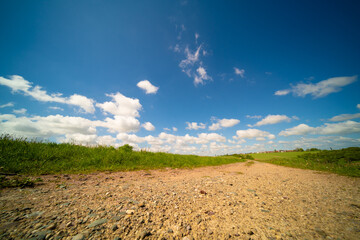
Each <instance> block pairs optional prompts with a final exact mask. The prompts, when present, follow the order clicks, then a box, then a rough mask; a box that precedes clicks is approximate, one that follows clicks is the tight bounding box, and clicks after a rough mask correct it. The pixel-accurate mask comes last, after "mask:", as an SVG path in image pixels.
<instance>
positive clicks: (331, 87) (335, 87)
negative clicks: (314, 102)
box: [275, 76, 357, 98]
mask: <svg viewBox="0 0 360 240" xmlns="http://www.w3.org/2000/svg"><path fill="white" fill-rule="evenodd" d="M355 81H357V76H352V77H334V78H329V79H327V80H323V81H320V82H318V83H315V84H313V83H308V84H305V83H298V84H297V85H295V86H292V87H291V89H285V90H279V91H276V92H275V95H279V96H281V95H287V94H289V93H290V92H292V93H293V94H294V95H295V96H299V97H305V96H306V95H308V94H310V95H312V96H313V97H314V98H320V97H325V96H327V95H329V94H330V93H335V92H339V91H341V90H342V87H345V86H347V85H349V84H351V83H353V82H355Z"/></svg>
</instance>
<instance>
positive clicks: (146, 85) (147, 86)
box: [136, 80, 159, 94]
mask: <svg viewBox="0 0 360 240" xmlns="http://www.w3.org/2000/svg"><path fill="white" fill-rule="evenodd" d="M136 86H138V87H139V88H141V89H143V90H145V93H146V94H155V93H157V91H158V90H159V87H155V86H154V85H152V84H151V83H150V82H149V81H148V80H143V81H140V82H138V84H137V85H136Z"/></svg>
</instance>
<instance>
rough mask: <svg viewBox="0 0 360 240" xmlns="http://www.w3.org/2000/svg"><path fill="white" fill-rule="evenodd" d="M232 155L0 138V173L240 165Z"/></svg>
mask: <svg viewBox="0 0 360 240" xmlns="http://www.w3.org/2000/svg"><path fill="white" fill-rule="evenodd" d="M243 161H245V160H242V159H239V158H237V157H232V156H223V157H200V156H195V155H179V154H169V153H152V152H137V151H133V150H132V147H130V146H129V145H125V146H122V147H120V148H114V147H104V146H96V147H85V146H79V145H75V144H69V143H62V144H57V143H46V142H41V141H36V140H28V139H22V138H13V137H12V136H9V135H1V136H0V172H5V173H17V174H30V175H40V174H56V173H88V172H94V171H129V170H141V169H159V168H167V167H169V168H193V167H201V166H214V165H221V164H229V163H235V162H243Z"/></svg>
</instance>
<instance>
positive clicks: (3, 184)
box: [0, 176, 37, 188]
mask: <svg viewBox="0 0 360 240" xmlns="http://www.w3.org/2000/svg"><path fill="white" fill-rule="evenodd" d="M36 182H37V181H36V180H32V179H30V178H28V177H18V176H16V177H14V178H11V179H10V178H7V177H5V176H0V188H17V187H20V188H26V187H34V186H35V183H36Z"/></svg>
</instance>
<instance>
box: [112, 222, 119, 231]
mask: <svg viewBox="0 0 360 240" xmlns="http://www.w3.org/2000/svg"><path fill="white" fill-rule="evenodd" d="M111 230H113V232H115V231H116V230H118V226H117V225H116V224H114V225H113V226H112V227H111Z"/></svg>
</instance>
